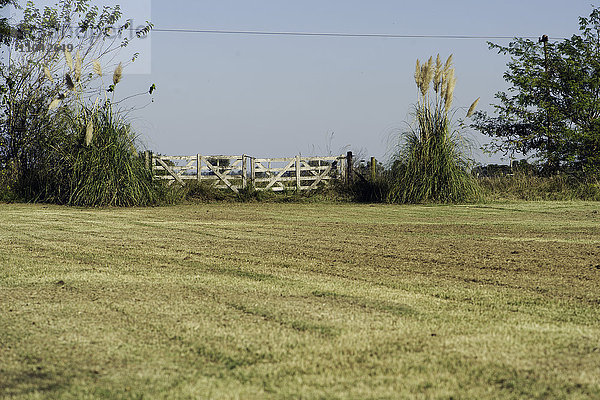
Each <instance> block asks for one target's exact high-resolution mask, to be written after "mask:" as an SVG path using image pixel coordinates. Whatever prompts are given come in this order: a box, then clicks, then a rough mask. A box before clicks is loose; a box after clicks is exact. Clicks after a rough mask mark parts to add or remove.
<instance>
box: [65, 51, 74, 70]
mask: <svg viewBox="0 0 600 400" xmlns="http://www.w3.org/2000/svg"><path fill="white" fill-rule="evenodd" d="M65 61H66V62H67V66H68V67H69V70H70V71H71V72H72V71H73V56H72V55H71V52H70V51H69V50H65Z"/></svg>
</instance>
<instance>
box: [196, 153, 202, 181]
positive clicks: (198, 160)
mask: <svg viewBox="0 0 600 400" xmlns="http://www.w3.org/2000/svg"><path fill="white" fill-rule="evenodd" d="M196 164H197V165H196V171H197V172H196V173H197V175H198V176H197V177H196V178H197V179H198V182H200V181H201V180H202V156H201V155H200V154H196Z"/></svg>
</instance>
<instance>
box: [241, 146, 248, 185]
mask: <svg viewBox="0 0 600 400" xmlns="http://www.w3.org/2000/svg"><path fill="white" fill-rule="evenodd" d="M247 168H248V166H247V165H246V155H245V154H242V189H246V186H247V185H248V177H247V176H246V170H247Z"/></svg>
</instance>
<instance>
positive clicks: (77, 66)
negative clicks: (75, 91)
mask: <svg viewBox="0 0 600 400" xmlns="http://www.w3.org/2000/svg"><path fill="white" fill-rule="evenodd" d="M82 64H83V60H82V59H81V55H80V54H79V51H77V55H76V56H75V71H74V74H73V75H74V77H75V81H76V82H79V81H80V80H81V71H82V69H83V68H82Z"/></svg>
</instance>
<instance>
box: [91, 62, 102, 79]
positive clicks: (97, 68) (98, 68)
mask: <svg viewBox="0 0 600 400" xmlns="http://www.w3.org/2000/svg"><path fill="white" fill-rule="evenodd" d="M92 64H93V66H94V72H95V73H96V75H98V76H102V66H101V65H100V62H99V61H98V60H94V61H93V63H92Z"/></svg>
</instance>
